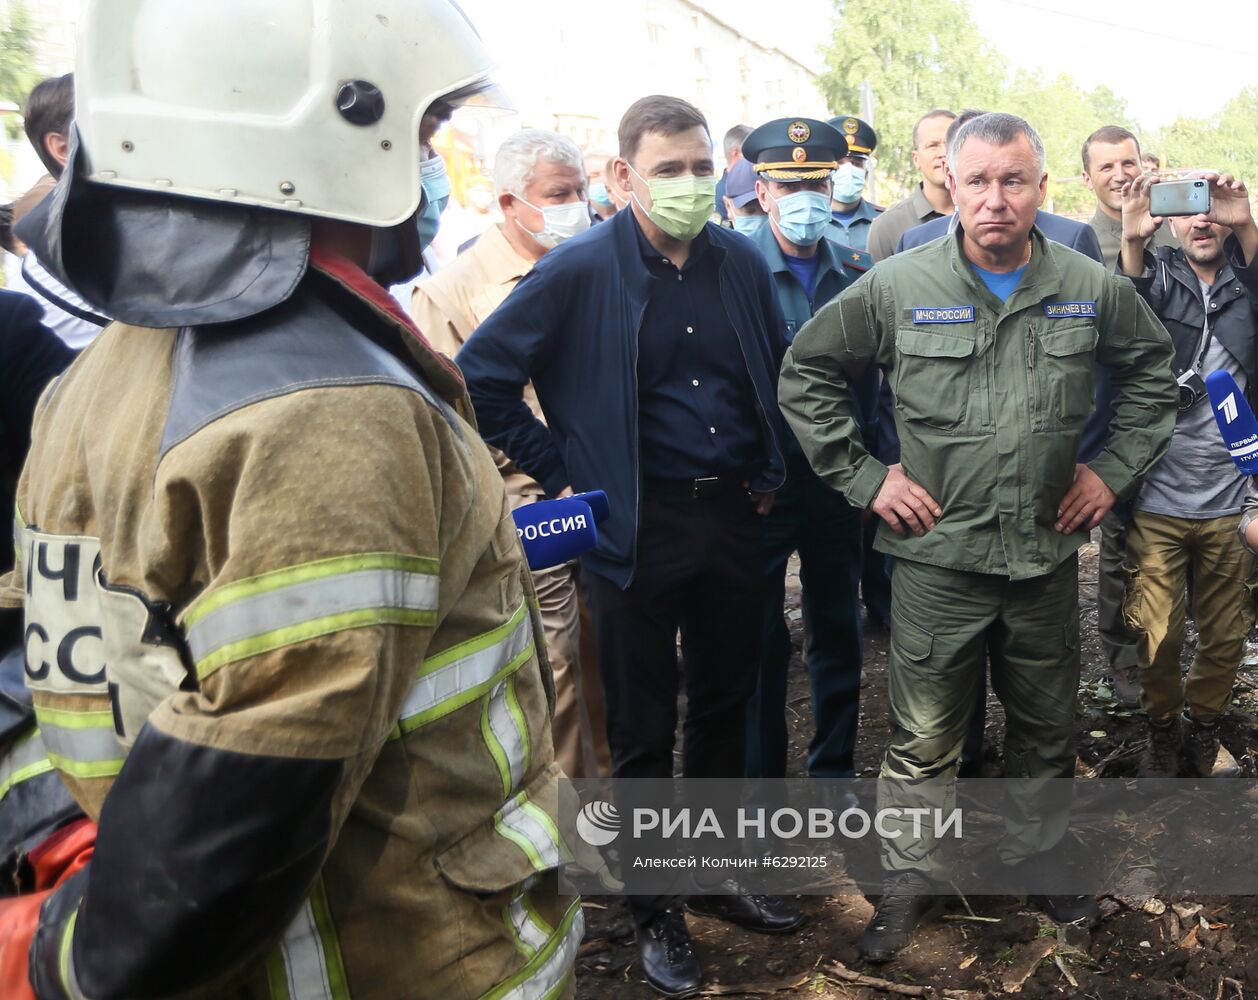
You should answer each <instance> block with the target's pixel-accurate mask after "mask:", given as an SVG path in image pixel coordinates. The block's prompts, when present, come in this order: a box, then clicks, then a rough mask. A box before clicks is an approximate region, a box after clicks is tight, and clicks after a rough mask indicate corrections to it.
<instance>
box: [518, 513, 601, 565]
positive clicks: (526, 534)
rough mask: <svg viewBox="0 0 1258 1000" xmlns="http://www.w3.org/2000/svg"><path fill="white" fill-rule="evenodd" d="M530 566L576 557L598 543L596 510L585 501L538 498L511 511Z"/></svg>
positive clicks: (556, 562)
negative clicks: (595, 524)
mask: <svg viewBox="0 0 1258 1000" xmlns="http://www.w3.org/2000/svg"><path fill="white" fill-rule="evenodd" d="M511 516H512V517H513V518H515V530H516V532H517V533H518V534H519V536H520V544H522V545H523V546H524V555H525V558H527V559H528V562H529V569H546V568H547V567H549V566H558V565H559V564H560V563H565V562H568V561H569V560H570V559H575V558H576V557H577V556H579V555H580V554H581V553H582V552H588V551H589V550H590V549H592V548H594V546H595V545H597V544H598V529H597V528H596V527H595V526H594V522H595V518H594V512H593V511H592V510H591V509H590V505H589V504H588V503H586V502H585V501H584V500H579V499H577V498H576V497H563V498H562V499H559V500H538V501H536V502H535V503H529V504H525V505H524V506H523V507H517V508H516V509H515V510H514V511H512V512H511Z"/></svg>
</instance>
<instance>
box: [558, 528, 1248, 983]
mask: <svg viewBox="0 0 1258 1000" xmlns="http://www.w3.org/2000/svg"><path fill="white" fill-rule="evenodd" d="M1080 555H1081V562H1080V603H1081V606H1082V612H1081V614H1082V622H1081V633H1082V635H1083V636H1084V648H1083V674H1084V684H1083V691H1082V694H1081V697H1080V703H1079V717H1078V730H1079V738H1080V739H1079V748H1080V767H1081V768H1085V767H1091V768H1095V769H1096V770H1097V772H1099V775H1100V776H1104V777H1123V776H1128V775H1131V774H1133V773H1134V771H1135V764H1136V758H1137V756H1138V754H1139V752H1140V749H1141V748H1142V746H1143V739H1144V733H1143V723H1142V720H1141V718H1140V717H1139V716H1138V714H1137V713H1135V712H1131V711H1128V710H1125V709H1123V708H1122V707H1121V706H1120V705H1119V704H1118V703H1117V701H1116V700H1115V699H1114V697H1113V693H1112V687H1111V686H1110V685H1109V683H1108V679H1107V677H1106V672H1107V668H1108V665H1107V663H1106V661H1105V658H1104V656H1103V654H1102V652H1101V648H1100V645H1099V642H1098V641H1097V638H1096V606H1095V594H1096V547H1095V544H1092V545H1089V546H1086V547H1085V548H1084V549H1083V550H1082V551H1081V553H1080ZM794 569H795V566H794V565H792V571H793V570H794ZM798 604H799V581H798V579H797V577H795V576H794V575H793V572H792V576H791V577H790V578H789V579H788V595H787V610H788V619H789V621H790V625H791V632H792V638H793V640H794V643H795V654H794V657H793V659H792V662H791V680H790V687H789V694H788V709H787V719H788V725H789V729H790V734H791V749H790V757H789V763H788V769H789V770H788V774H789V776H792V777H799V776H803V775H804V773H805V767H804V759H805V755H806V753H807V747H808V740H809V736H810V734H811V727H812V716H811V710H810V708H809V698H808V684H807V677H806V674H805V672H804V669H803V665H802V663H801V662H800V659H799V644H800V641H801V638H802V637H801V632H802V624H801V622H800V621H799V616H798V613H797V612H798ZM790 612H796V613H795V614H790ZM1195 641H1196V634H1195V632H1192V631H1191V630H1190V635H1189V642H1188V649H1186V651H1185V658H1186V659H1187V658H1188V657H1190V656H1191V650H1192V648H1193V647H1194V645H1195ZM1250 652H1251V653H1253V648H1252V647H1251V649H1250ZM1251 661H1252V662H1251ZM886 667H887V633H886V631H885V629H880V628H870V629H868V630H867V632H866V651H865V676H864V681H863V687H862V692H861V730H860V742H859V745H858V747H857V757H856V766H857V771H858V776H873V775H875V774H876V773H877V768H878V764H879V761H880V758H881V754H882V748H883V746H884V745H885V742H886V738H887V735H888V729H887V695H886ZM1250 670H1253V671H1254V674H1253V675H1252V676H1251V674H1250V673H1249V671H1250ZM1255 689H1258V657H1254V656H1251V657H1250V658H1248V659H1247V662H1246V666H1245V667H1244V668H1242V673H1241V678H1240V680H1239V681H1238V684H1237V697H1236V703H1235V706H1234V708H1233V709H1232V711H1231V713H1230V714H1229V715H1228V717H1227V719H1226V720H1225V722H1224V728H1223V742H1224V744H1225V745H1226V746H1227V748H1228V749H1229V750H1230V751H1231V753H1232V755H1233V756H1234V757H1235V758H1236V759H1237V761H1238V762H1239V764H1240V765H1241V767H1242V769H1243V770H1244V772H1245V773H1246V775H1249V776H1253V775H1254V773H1255V761H1256V759H1258V716H1256V715H1255V714H1254V713H1255V710H1256V709H1258V692H1256V690H1255ZM1003 731H1004V720H1003V715H1002V713H1001V711H1000V707H999V704H998V703H997V702H996V701H995V699H994V698H993V699H992V701H991V706H990V708H989V712H988V732H987V734H988V740H987V746H988V751H987V752H988V757H989V759H988V761H987V770H988V772H989V773H991V774H993V775H995V774H998V773H999V753H1000V747H1001V744H1002V742H1003ZM1127 902H1128V905H1123V904H1121V903H1119V902H1117V901H1114V900H1108V899H1107V900H1103V909H1104V911H1105V913H1106V917H1105V919H1104V921H1103V922H1102V923H1101V925H1100V927H1098V928H1097V929H1096V930H1095V931H1093V932H1091V933H1090V934H1089V933H1087V932H1084V931H1080V930H1078V929H1077V928H1068V929H1067V930H1066V931H1065V932H1059V930H1058V928H1057V927H1056V925H1054V924H1052V923H1050V922H1049V921H1047V920H1046V919H1045V918H1043V917H1042V916H1041V915H1040V914H1039V913H1037V912H1036V911H1034V910H1031V909H1028V908H1027V907H1026V905H1025V900H1023V899H1021V898H1018V897H996V896H991V897H981V898H976V899H973V900H970V901H969V904H970V906H972V907H973V914H971V913H970V912H969V911H968V910H967V909H966V905H965V902H964V901H962V900H961V899H959V898H956V899H945V900H941V903H940V906H939V908H938V909H937V911H936V913H935V914H934V916H932V917H931V918H930V919H929V920H928V922H926V923H925V924H923V926H922V927H921V928H920V930H919V932H918V934H917V936H916V938H915V940H914V943H913V945H912V946H911V947H910V948H909V949H907V950H906V951H905V952H904V953H902V954H901V955H900V956H898V957H897V958H896V960H895V961H894V962H891V963H889V964H887V965H883V966H878V967H876V968H875V967H866V966H865V965H864V964H863V963H862V962H861V961H860V958H859V952H858V947H857V942H858V940H859V938H860V933H861V930H862V929H863V927H864V925H865V922H866V921H867V920H868V918H869V915H870V913H872V907H871V905H870V903H869V902H868V901H867V900H866V899H865V898H864V897H863V896H861V895H859V894H853V895H845V896H836V897H816V896H806V897H800V899H799V905H800V906H801V907H802V908H803V909H804V911H805V912H806V913H807V915H808V921H807V923H806V924H805V925H804V927H803V928H801V930H800V931H798V932H797V933H795V934H793V935H789V936H786V937H766V936H762V935H756V934H750V933H746V932H744V931H741V930H739V929H737V928H734V927H731V926H729V925H727V924H724V923H721V922H720V921H716V920H711V919H707V918H703V917H697V916H690V917H688V920H689V922H690V928H691V931H692V933H693V935H694V938H695V942H696V947H697V949H698V951H699V953H700V956H701V958H702V959H703V963H704V968H705V971H706V975H707V984H708V987H709V990H710V992H709V993H708V995H725V996H772V997H817V998H822V997H836V998H837V997H845V998H849V1000H866V998H874V997H887V996H889V995H895V994H893V993H888V992H887V989H886V987H885V986H883V987H879V988H874V987H871V986H867V985H862V984H860V983H859V982H853V981H852V980H851V977H852V976H853V975H856V976H860V975H865V976H872V977H877V978H879V979H882V980H886V981H887V982H888V983H889V984H893V986H894V987H900V988H903V987H909V988H911V987H918V988H922V987H925V988H926V989H925V990H924V991H921V992H919V993H918V995H924V996H934V997H946V996H953V997H965V998H966V1000H978V998H980V997H998V996H1006V995H1009V994H1011V993H1015V992H1016V993H1019V994H1020V995H1021V996H1023V997H1026V998H1028V1000H1033V998H1041V997H1062V996H1067V997H1089V998H1092V1000H1161V998H1166V1000H1193V998H1197V1000H1238V998H1243V997H1245V996H1246V995H1248V996H1249V997H1258V898H1256V897H1235V896H1233V897H1207V898H1193V899H1181V898H1171V899H1161V900H1158V901H1157V902H1154V903H1151V904H1149V910H1154V911H1159V910H1160V912H1148V911H1146V910H1145V909H1132V908H1131V906H1132V905H1139V904H1138V903H1133V901H1132V900H1128V901H1127ZM585 914H586V919H587V926H588V930H587V934H586V941H585V944H584V945H583V947H582V950H581V953H580V955H579V957H578V960H577V997H578V998H581V1000H631V998H647V997H653V996H655V994H654V992H653V991H652V990H651V989H650V987H648V986H647V985H646V983H645V981H644V980H643V978H642V974H641V969H640V968H639V965H638V957H637V949H636V947H635V945H634V941H633V926H632V922H631V920H630V918H629V913H628V910H627V908H626V906H625V905H624V903H623V902H621V901H619V900H617V899H614V898H601V899H597V898H591V899H587V900H586V901H585ZM945 915H946V916H950V917H952V918H954V919H943V917H944V916H945ZM973 916H977V917H982V918H996V921H997V922H990V921H989V920H975V919H972V917H973ZM932 989H933V990H934V992H932ZM945 991H948V992H945ZM952 991H956V992H952ZM901 995H907V994H903V993H902V994H901Z"/></svg>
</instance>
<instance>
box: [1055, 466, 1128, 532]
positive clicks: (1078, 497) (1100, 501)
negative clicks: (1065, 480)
mask: <svg viewBox="0 0 1258 1000" xmlns="http://www.w3.org/2000/svg"><path fill="white" fill-rule="evenodd" d="M1117 502H1118V497H1117V496H1115V495H1114V491H1113V490H1111V489H1110V488H1109V487H1108V486H1106V485H1105V480H1103V479H1102V478H1101V477H1100V476H1098V475H1097V474H1096V473H1095V472H1093V471H1092V470H1091V469H1089V468H1088V467H1087V466H1086V465H1076V466H1075V481H1074V483H1073V484H1072V485H1071V487H1070V492H1069V493H1067V494H1066V495H1065V497H1064V498H1063V499H1062V501H1061V504H1060V505H1059V506H1058V508H1057V523H1056V524H1054V525H1053V528H1054V529H1056V530H1057V531H1060V532H1061V533H1062V534H1063V535H1068V534H1070V533H1071V532H1072V531H1075V530H1077V529H1079V528H1087V529H1088V530H1089V531H1091V530H1092V529H1093V528H1095V527H1096V526H1097V525H1098V524H1100V523H1101V520H1102V519H1103V518H1104V517H1105V515H1106V514H1108V513H1109V512H1110V509H1111V508H1112V507H1113V506H1114V504H1116V503H1117Z"/></svg>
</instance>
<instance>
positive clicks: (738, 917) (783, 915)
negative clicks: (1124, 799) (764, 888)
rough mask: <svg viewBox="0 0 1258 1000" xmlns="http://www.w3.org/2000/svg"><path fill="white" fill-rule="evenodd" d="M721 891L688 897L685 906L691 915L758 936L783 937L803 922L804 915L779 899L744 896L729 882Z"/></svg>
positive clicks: (725, 882)
mask: <svg viewBox="0 0 1258 1000" xmlns="http://www.w3.org/2000/svg"><path fill="white" fill-rule="evenodd" d="M721 888H722V889H727V890H728V892H725V893H722V894H720V895H715V894H713V895H702V896H691V897H690V899H689V900H688V901H687V903H686V906H687V907H688V908H689V910H690V912H691V913H698V914H700V915H701V916H704V917H717V918H718V919H720V920H728V921H729V922H730V923H731V924H737V925H738V926H739V927H746V928H747V930H749V931H759V932H760V933H761V934H786V933H787V932H788V931H793V930H794V929H795V928H796V927H798V926H799V925H800V924H802V923H803V922H804V914H803V913H802V912H800V910H799V909H798V908H797V907H796V906H795V905H794V904H792V903H788V902H787V901H786V900H785V899H783V898H782V897H781V896H766V895H762V894H760V893H753V892H748V891H747V890H746V889H745V888H743V887H742V886H741V885H740V884H739V883H737V882H735V881H734V880H733V879H726V880H725V881H724V882H722V883H721Z"/></svg>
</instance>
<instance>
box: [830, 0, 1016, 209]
mask: <svg viewBox="0 0 1258 1000" xmlns="http://www.w3.org/2000/svg"><path fill="white" fill-rule="evenodd" d="M835 15H836V17H835V31H834V38H833V40H832V41H831V43H830V45H829V47H828V48H827V49H826V52H825V60H826V71H825V73H824V74H823V75H822V77H821V88H822V93H823V94H824V95H825V98H826V100H827V102H828V103H829V105H830V109H831V111H832V112H833V113H834V114H855V113H857V112H858V111H859V109H860V85H861V82H862V81H864V80H868V81H869V82H870V83H871V84H872V85H873V87H874V93H875V96H876V100H877V113H876V118H877V122H876V127H877V130H878V152H877V156H878V163H879V168H878V171H879V174H880V176H882V177H883V178H890V179H892V180H893V181H895V182H898V183H899V184H900V185H903V186H907V184H908V183H909V181H910V179H911V177H912V174H913V166H912V161H911V159H910V157H909V154H910V152H911V151H912V147H913V142H912V131H913V125H914V123H915V122H916V121H917V119H918V118H920V117H921V116H922V114H923V113H924V112H926V111H929V110H930V109H931V108H953V109H957V108H960V107H962V106H966V107H990V106H991V105H992V104H993V103H994V101H995V98H996V95H997V94H999V92H1000V86H1001V83H1002V81H1003V80H1004V78H1005V75H1006V63H1005V60H1004V59H1003V58H1002V57H1001V56H1000V55H999V54H997V53H996V52H995V51H994V50H993V49H992V48H991V46H990V45H989V44H988V43H987V42H986V41H985V40H984V39H983V37H982V35H980V34H979V31H978V27H977V26H976V25H975V23H974V20H973V19H972V18H971V17H970V11H969V8H968V7H967V6H966V5H965V4H964V3H962V2H960V0H835Z"/></svg>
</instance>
